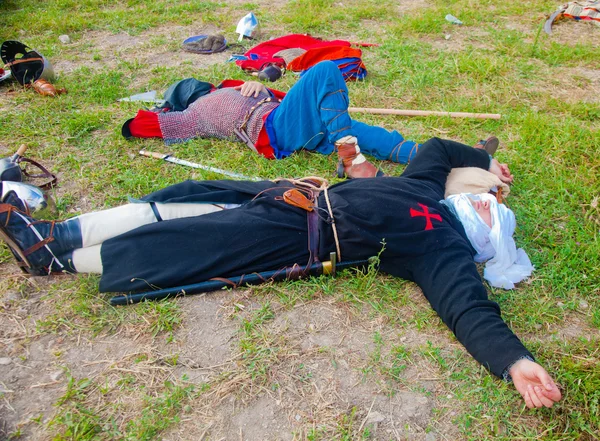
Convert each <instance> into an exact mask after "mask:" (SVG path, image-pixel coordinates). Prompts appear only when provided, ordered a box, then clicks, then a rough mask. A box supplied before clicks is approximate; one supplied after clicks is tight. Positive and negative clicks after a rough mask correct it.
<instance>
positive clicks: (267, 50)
mask: <svg viewBox="0 0 600 441" xmlns="http://www.w3.org/2000/svg"><path fill="white" fill-rule="evenodd" d="M324 46H345V47H349V46H350V42H349V41H345V40H330V41H326V40H319V39H318V38H314V37H311V36H310V35H307V34H290V35H285V36H283V37H279V38H275V39H273V40H269V41H265V42H264V43H260V44H259V45H257V46H255V47H253V48H252V49H250V50H248V51H247V52H246V53H245V54H244V55H245V56H246V57H248V60H238V61H236V62H235V63H236V64H237V65H238V66H240V67H241V68H242V69H244V70H249V71H259V70H261V69H262V68H263V67H265V66H267V65H269V64H277V65H279V66H284V65H285V62H284V61H283V58H279V57H273V55H274V54H276V53H277V52H279V51H281V50H284V49H291V48H296V47H299V48H302V49H306V50H309V49H314V48H319V47H324Z"/></svg>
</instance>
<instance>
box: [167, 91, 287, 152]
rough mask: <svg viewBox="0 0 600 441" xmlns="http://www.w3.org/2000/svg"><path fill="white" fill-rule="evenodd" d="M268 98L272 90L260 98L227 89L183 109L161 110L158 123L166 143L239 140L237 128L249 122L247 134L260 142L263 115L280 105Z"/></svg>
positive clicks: (251, 138) (203, 97)
mask: <svg viewBox="0 0 600 441" xmlns="http://www.w3.org/2000/svg"><path fill="white" fill-rule="evenodd" d="M266 98H269V94H268V93H264V92H261V93H260V94H259V95H258V97H256V98H255V97H245V96H242V94H241V93H240V92H239V91H238V90H235V89H232V88H226V89H220V90H217V91H215V92H212V93H209V94H208V95H204V96H202V97H200V98H198V99H197V100H196V101H194V102H193V103H192V105H191V106H190V107H188V108H187V109H186V110H184V111H183V112H166V113H159V114H158V122H159V124H160V130H161V132H162V134H163V138H164V142H165V144H166V145H171V144H176V143H180V142H185V141H187V140H189V139H192V138H218V139H229V140H232V141H238V138H237V136H236V135H235V134H234V129H239V128H240V127H241V126H242V124H244V122H246V121H247V122H246V125H245V130H246V133H247V134H248V136H249V137H250V140H251V141H252V142H253V143H256V140H257V139H258V134H259V133H260V130H261V128H262V125H263V116H264V115H265V114H267V113H268V112H270V111H271V110H273V109H274V108H276V107H277V106H278V105H279V103H278V102H277V101H268V102H263V103H261V101H264V100H265V99H266ZM259 103H260V105H258V106H257V104H259ZM255 106H256V107H255ZM254 107H255V108H254ZM253 108H254V109H253Z"/></svg>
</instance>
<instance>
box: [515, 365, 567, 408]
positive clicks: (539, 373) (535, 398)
mask: <svg viewBox="0 0 600 441" xmlns="http://www.w3.org/2000/svg"><path fill="white" fill-rule="evenodd" d="M508 373H509V374H510V376H511V377H512V380H513V383H514V385H515V387H516V388H517V391H519V393H520V394H521V396H522V397H523V400H525V404H526V405H527V407H529V408H530V409H532V408H534V407H543V406H545V407H552V405H553V404H554V403H556V402H558V401H559V400H560V399H561V398H562V395H561V393H560V391H559V390H558V387H556V384H554V381H553V380H552V378H551V377H550V375H548V373H547V372H546V371H545V369H544V368H543V367H541V366H540V365H539V364H537V363H536V362H534V361H530V360H527V359H522V360H519V361H517V362H516V363H515V364H514V365H513V366H512V367H511V368H510V370H509V372H508Z"/></svg>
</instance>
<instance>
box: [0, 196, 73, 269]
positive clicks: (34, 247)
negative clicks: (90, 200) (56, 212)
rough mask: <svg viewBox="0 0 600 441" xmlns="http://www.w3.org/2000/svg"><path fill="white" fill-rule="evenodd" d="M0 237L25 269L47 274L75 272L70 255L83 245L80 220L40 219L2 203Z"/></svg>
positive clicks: (0, 207)
mask: <svg viewBox="0 0 600 441" xmlns="http://www.w3.org/2000/svg"><path fill="white" fill-rule="evenodd" d="M0 238H1V239H3V240H4V241H5V242H6V243H7V244H8V246H9V248H10V250H11V251H12V253H13V255H14V256H15V258H16V259H17V262H18V264H19V266H20V267H21V269H22V270H23V271H24V272H27V273H29V274H33V275H36V276H44V275H48V274H50V273H53V272H63V271H66V272H75V271H74V269H73V268H72V267H71V265H69V258H70V256H71V255H72V252H73V250H74V249H75V248H81V243H82V239H81V229H80V226H79V221H77V220H76V221H65V222H54V221H38V220H35V219H33V218H32V217H31V216H29V215H28V214H27V213H26V212H24V211H22V210H20V209H19V208H17V207H16V206H14V205H11V204H0Z"/></svg>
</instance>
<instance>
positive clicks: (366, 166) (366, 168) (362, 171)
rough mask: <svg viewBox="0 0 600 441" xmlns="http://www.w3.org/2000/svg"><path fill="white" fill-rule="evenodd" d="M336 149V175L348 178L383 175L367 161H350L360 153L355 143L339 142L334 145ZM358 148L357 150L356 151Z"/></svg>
mask: <svg viewBox="0 0 600 441" xmlns="http://www.w3.org/2000/svg"><path fill="white" fill-rule="evenodd" d="M336 147H337V151H338V158H339V163H338V170H337V172H338V177H340V178H342V177H344V176H347V177H348V178H350V179H355V178H374V177H375V176H383V173H382V172H381V171H380V170H378V169H377V167H375V166H374V165H373V164H371V163H370V162H369V161H365V162H363V163H361V164H357V165H353V164H352V161H354V160H355V159H356V157H357V156H358V155H359V154H360V148H359V149H357V148H356V144H339V145H336ZM357 150H358V152H357Z"/></svg>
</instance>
